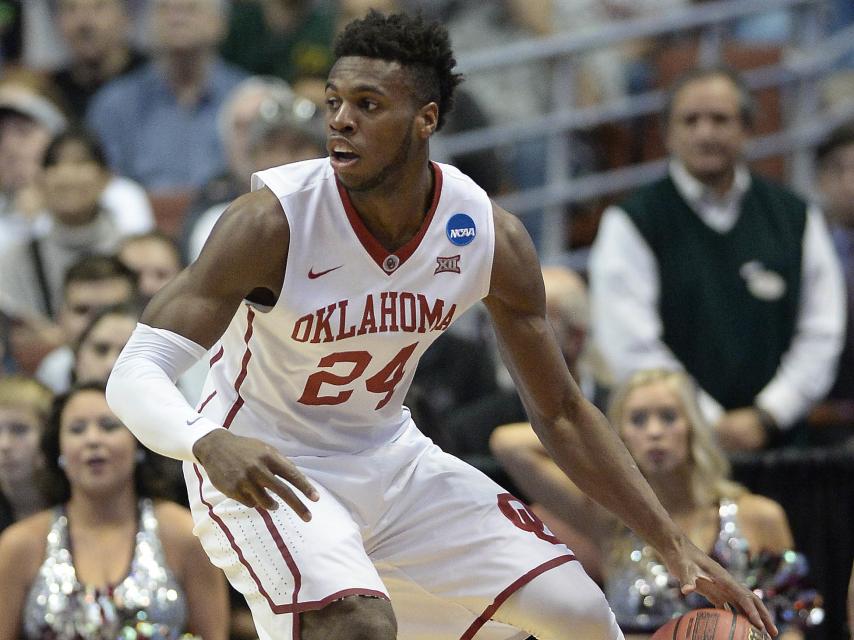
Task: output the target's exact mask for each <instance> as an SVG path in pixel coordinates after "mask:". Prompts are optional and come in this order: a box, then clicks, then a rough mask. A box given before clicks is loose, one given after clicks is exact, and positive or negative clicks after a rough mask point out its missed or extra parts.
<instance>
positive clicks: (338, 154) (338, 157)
mask: <svg viewBox="0 0 854 640" xmlns="http://www.w3.org/2000/svg"><path fill="white" fill-rule="evenodd" d="M331 157H332V164H333V165H334V166H335V167H348V166H350V165H352V164H355V163H356V162H357V161H358V160H359V156H358V154H356V153H353V152H352V151H333V152H332V154H331Z"/></svg>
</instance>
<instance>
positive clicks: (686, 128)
mask: <svg viewBox="0 0 854 640" xmlns="http://www.w3.org/2000/svg"><path fill="white" fill-rule="evenodd" d="M746 137H747V130H746V127H745V124H744V121H743V119H742V114H741V103H740V100H739V93H738V89H737V87H736V86H735V85H734V84H733V83H732V81H731V80H730V79H729V78H727V77H725V76H710V77H708V78H701V79H699V80H695V81H693V82H689V83H688V84H686V85H685V86H684V87H682V88H681V89H680V90H679V91H678V93H677V94H676V95H675V96H674V98H673V106H672V109H671V113H670V121H669V122H668V128H667V145H668V148H669V149H670V152H671V153H672V154H673V155H674V156H675V157H676V158H678V159H679V160H681V161H682V163H683V164H684V165H685V168H686V169H687V170H688V172H689V173H691V174H692V175H693V176H694V177H695V178H697V179H698V180H699V181H700V182H703V183H706V184H714V183H717V182H718V181H720V180H721V179H722V178H724V177H727V176H729V175H731V174H732V171H733V168H734V167H735V164H736V162H737V161H738V160H739V158H740V157H741V153H742V149H743V147H744V143H745V140H746Z"/></svg>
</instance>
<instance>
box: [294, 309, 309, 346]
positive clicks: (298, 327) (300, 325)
mask: <svg viewBox="0 0 854 640" xmlns="http://www.w3.org/2000/svg"><path fill="white" fill-rule="evenodd" d="M313 322H314V314H313V313H309V314H308V315H305V316H303V317H302V318H300V319H299V320H297V321H296V323H295V324H294V330H293V333H291V338H293V339H294V340H296V341H297V342H305V341H307V340H308V336H309V334H310V333H311V325H312V324H313ZM300 331H302V335H300Z"/></svg>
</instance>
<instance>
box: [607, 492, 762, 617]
mask: <svg viewBox="0 0 854 640" xmlns="http://www.w3.org/2000/svg"><path fill="white" fill-rule="evenodd" d="M718 514H719V516H720V520H719V521H720V529H719V531H718V537H717V540H716V541H715V546H714V548H713V550H712V553H711V556H712V557H713V558H714V559H715V560H717V561H718V562H720V563H721V564H722V565H723V566H724V567H725V568H726V569H728V570H729V572H730V573H731V574H732V575H733V576H734V577H735V578H736V579H737V580H739V581H741V582H743V581H744V579H745V577H746V575H747V570H748V561H749V554H748V549H747V540H745V538H744V536H743V535H742V533H741V529H740V527H739V525H738V519H737V517H736V516H737V514H738V505H737V504H736V503H735V502H734V501H732V500H722V501H721V503H720V506H719V508H718ZM629 536H630V540H631V542H632V544H631V546H630V547H628V548H629V549H631V550H630V551H629V553H628V554H627V555H626V556H625V557H621V558H620V561H619V563H618V565H617V566H615V567H612V568H611V569H610V570H609V571H608V576H607V578H606V580H605V595H606V596H607V598H608V603H609V604H610V605H611V609H612V610H613V611H614V615H615V616H616V617H617V622H618V624H619V625H620V628H621V629H623V631H629V632H643V631H651V630H654V629H657V628H658V627H660V626H661V625H663V624H664V623H665V622H667V621H668V620H670V618H672V617H673V616H674V615H679V614H682V613H684V612H686V611H689V610H690V609H694V608H697V607H702V606H709V605H708V604H707V603H706V601H705V599H704V598H702V596H698V595H692V596H689V597H688V598H685V597H684V596H682V594H681V592H680V590H679V584H678V582H676V580H674V579H673V578H671V577H670V574H669V573H668V572H667V567H666V566H665V565H664V564H663V563H662V562H661V559H660V558H659V557H658V556H657V554H656V553H655V551H654V550H653V549H652V547H649V546H647V545H645V544H644V543H643V541H641V539H640V538H638V537H637V536H636V535H635V534H633V533H630V534H629Z"/></svg>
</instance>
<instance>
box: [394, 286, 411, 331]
mask: <svg viewBox="0 0 854 640" xmlns="http://www.w3.org/2000/svg"><path fill="white" fill-rule="evenodd" d="M397 308H398V309H400V330H401V331H415V322H416V321H415V315H416V312H415V294H414V293H409V292H408V291H404V292H403V293H401V294H400V296H399V297H398V299H397ZM407 312H408V316H407Z"/></svg>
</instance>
